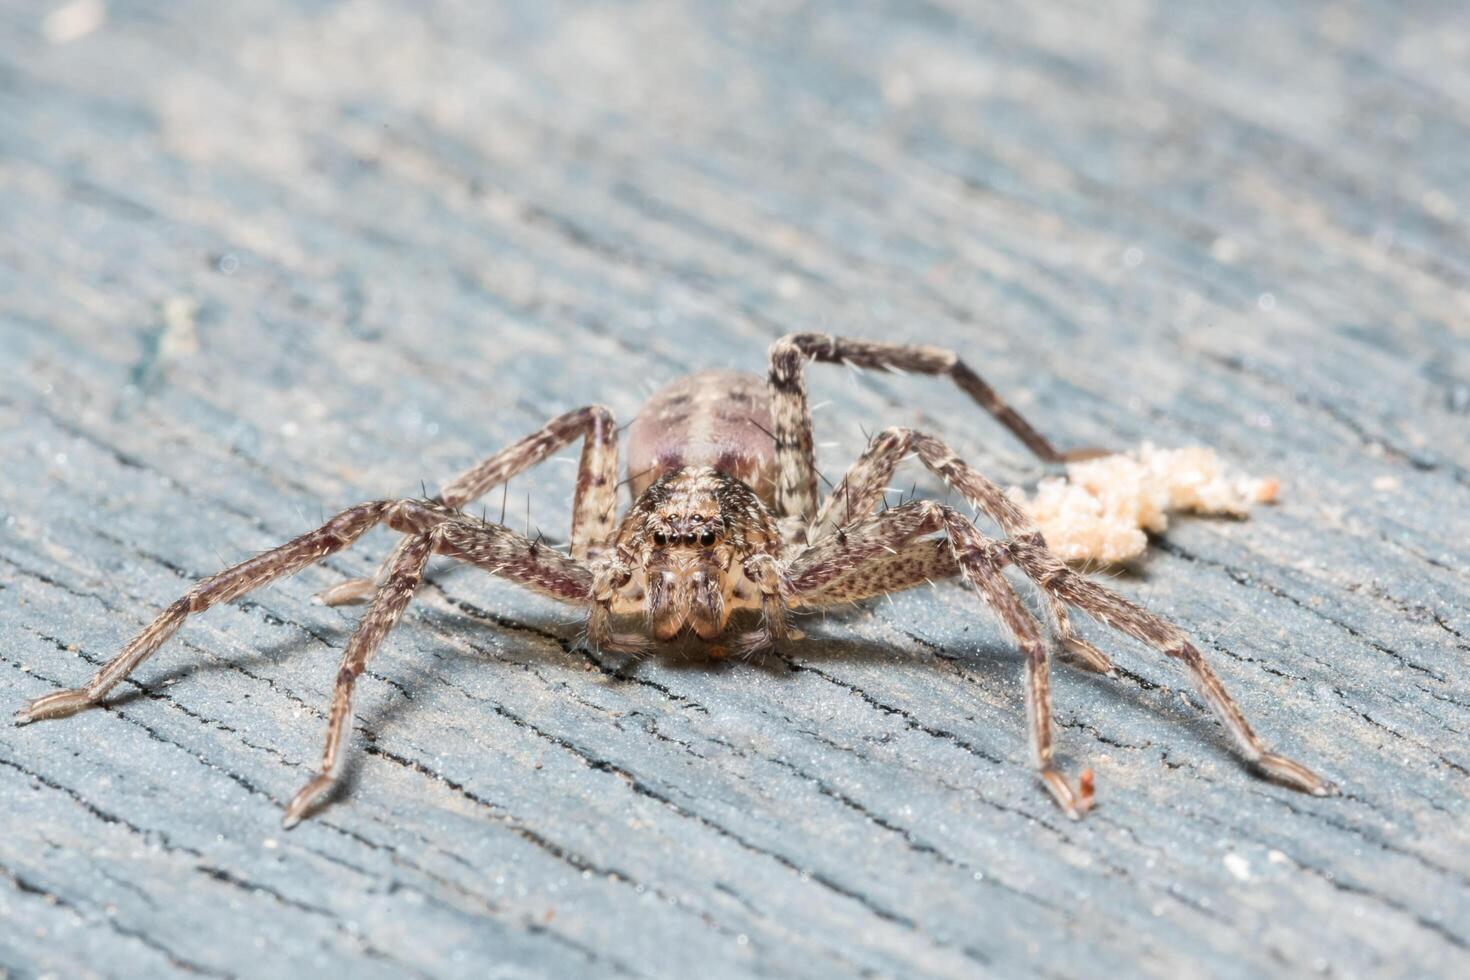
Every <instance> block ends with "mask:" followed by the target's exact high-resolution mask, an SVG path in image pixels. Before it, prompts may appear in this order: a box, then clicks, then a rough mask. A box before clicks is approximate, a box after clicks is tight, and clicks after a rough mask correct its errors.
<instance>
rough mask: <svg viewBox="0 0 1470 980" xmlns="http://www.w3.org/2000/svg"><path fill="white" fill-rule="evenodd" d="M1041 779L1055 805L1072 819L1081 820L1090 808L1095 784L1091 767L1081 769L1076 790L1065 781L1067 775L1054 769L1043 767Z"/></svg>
mask: <svg viewBox="0 0 1470 980" xmlns="http://www.w3.org/2000/svg"><path fill="white" fill-rule="evenodd" d="M1041 781H1042V782H1044V783H1045V784H1046V788H1047V790H1049V791H1050V792H1051V796H1052V799H1054V800H1056V801H1057V806H1059V807H1061V808H1062V812H1063V813H1065V814H1066V815H1067V816H1068V817H1070V818H1072V819H1073V820H1081V819H1082V817H1083V815H1084V814H1086V813H1087V811H1089V810H1091V809H1092V806H1093V800H1094V790H1095V789H1096V784H1095V782H1094V778H1093V774H1092V770H1091V769H1084V770H1082V776H1081V777H1080V778H1079V779H1078V780H1077V791H1076V792H1073V791H1072V787H1071V786H1070V785H1069V784H1068V783H1067V777H1066V776H1065V775H1063V774H1062V773H1061V772H1059V771H1057V770H1056V769H1043V770H1042V771H1041Z"/></svg>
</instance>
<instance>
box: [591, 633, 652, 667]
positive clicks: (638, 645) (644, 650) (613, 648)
mask: <svg viewBox="0 0 1470 980" xmlns="http://www.w3.org/2000/svg"><path fill="white" fill-rule="evenodd" d="M582 645H583V646H585V647H586V648H587V649H589V650H591V651H592V652H594V653H621V654H623V655H625V656H629V657H636V658H638V659H640V660H641V659H643V658H644V657H647V656H649V655H650V654H651V653H653V644H652V643H650V642H649V640H648V637H646V636H642V635H640V634H638V633H613V634H610V635H609V636H606V637H604V638H603V639H601V640H593V639H592V638H591V637H586V638H584V639H583V641H582Z"/></svg>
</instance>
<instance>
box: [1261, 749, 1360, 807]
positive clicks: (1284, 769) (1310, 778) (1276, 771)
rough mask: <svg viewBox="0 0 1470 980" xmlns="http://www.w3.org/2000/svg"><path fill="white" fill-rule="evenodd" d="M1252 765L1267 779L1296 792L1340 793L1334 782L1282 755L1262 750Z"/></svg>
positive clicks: (1325, 794)
mask: <svg viewBox="0 0 1470 980" xmlns="http://www.w3.org/2000/svg"><path fill="white" fill-rule="evenodd" d="M1253 765H1254V766H1255V769H1256V771H1257V772H1259V773H1260V774H1261V775H1263V776H1265V777H1266V778H1267V779H1270V780H1272V781H1273V782H1278V783H1280V784H1281V785H1283V786H1288V787H1290V788H1291V789H1294V790H1297V791H1298V792H1301V793H1310V794H1311V795H1313V796H1341V795H1342V790H1340V789H1338V788H1337V784H1336V783H1334V782H1331V781H1330V780H1326V779H1323V778H1322V777H1321V776H1319V775H1317V774H1316V773H1314V772H1313V771H1312V770H1310V769H1308V768H1307V767H1306V766H1304V765H1302V764H1301V763H1300V762H1296V761H1295V760H1292V759H1288V758H1287V757H1286V756H1284V755H1277V754H1276V753H1275V752H1263V753H1261V757H1260V758H1259V759H1257V760H1255V762H1254V763H1253Z"/></svg>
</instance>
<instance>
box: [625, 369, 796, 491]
mask: <svg viewBox="0 0 1470 980" xmlns="http://www.w3.org/2000/svg"><path fill="white" fill-rule="evenodd" d="M771 432H772V428H771V412H770V397H769V395H768V394H767V392H766V385H765V382H764V381H762V380H761V379H760V378H758V377H756V376H755V375H753V374H744V373H741V372H739V371H701V372H699V373H698V374H691V375H688V376H687V377H684V378H680V379H679V380H678V381H675V382H673V383H672V384H669V385H665V386H664V387H663V388H660V389H659V390H658V391H656V392H654V393H653V395H652V396H651V397H650V398H649V399H648V401H647V402H646V403H644V406H643V409H642V411H640V412H639V413H638V417H637V418H636V419H634V420H633V423H632V425H630V426H628V475H629V477H630V479H629V483H630V484H631V487H632V491H633V498H634V499H635V500H636V499H637V498H638V497H639V496H640V495H641V494H642V493H643V491H644V490H646V489H648V487H649V486H650V485H652V484H653V482H654V481H655V480H657V479H658V478H659V477H661V476H663V475H664V474H666V473H671V472H674V471H675V470H679V469H684V468H686V467H700V466H709V467H713V468H714V469H717V470H719V471H720V472H722V473H727V474H729V475H730V476H733V477H735V478H736V479H737V480H740V481H741V482H743V483H745V484H746V485H747V486H749V487H750V488H751V489H752V490H754V491H755V492H756V494H757V495H758V496H759V497H760V498H761V500H762V501H764V502H765V503H766V504H767V505H770V504H771V503H772V500H773V496H774V493H775V459H776V457H775V447H774V445H773V442H772V438H771Z"/></svg>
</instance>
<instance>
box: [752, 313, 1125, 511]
mask: <svg viewBox="0 0 1470 980" xmlns="http://www.w3.org/2000/svg"><path fill="white" fill-rule="evenodd" d="M769 359H770V388H771V421H772V423H773V424H774V427H775V432H774V435H775V440H776V465H777V483H776V511H777V514H778V516H781V517H799V518H801V519H802V520H810V519H811V516H812V514H813V513H814V512H815V511H816V509H817V463H816V450H815V444H814V442H813V439H812V413H811V409H810V408H809V407H808V405H807V398H806V382H805V380H804V378H803V369H804V368H805V366H806V362H807V361H808V360H814V361H819V362H825V363H828V364H850V365H852V366H853V367H858V368H868V369H871V370H875V371H898V372H903V373H912V374H927V375H931V376H936V377H948V378H949V379H950V380H951V381H953V382H954V383H955V385H956V386H958V387H959V389H960V390H961V391H963V392H964V393H965V394H967V395H969V396H970V398H971V399H973V400H974V401H975V403H976V404H978V405H979V406H980V407H981V408H983V409H985V410H986V411H987V412H989V413H990V414H991V416H992V417H994V418H995V420H996V421H998V422H1000V424H1001V425H1003V426H1005V427H1006V428H1007V429H1009V430H1010V432H1011V433H1012V434H1013V435H1014V436H1015V437H1016V438H1017V439H1019V440H1020V441H1021V442H1022V443H1024V444H1025V446H1026V448H1028V449H1030V450H1031V452H1032V453H1034V454H1035V455H1036V458H1038V459H1040V460H1042V461H1043V462H1047V463H1062V462H1066V461H1068V460H1075V459H1088V458H1091V457H1095V456H1103V455H1106V452H1105V451H1103V450H1098V449H1078V450H1073V451H1071V452H1063V451H1061V450H1059V449H1057V448H1056V447H1055V446H1053V445H1052V443H1051V441H1050V440H1049V439H1047V438H1046V437H1045V436H1043V435H1042V434H1041V433H1040V432H1038V431H1037V430H1036V428H1035V427H1034V426H1032V425H1031V423H1030V422H1027V421H1026V419H1025V418H1023V417H1022V416H1021V413H1019V412H1017V411H1016V410H1015V409H1014V408H1012V407H1011V406H1010V405H1008V404H1006V402H1005V401H1004V400H1003V399H1002V398H1001V397H1000V395H998V394H997V393H996V391H995V389H994V388H992V387H990V385H988V384H987V383H986V382H985V380H984V379H983V378H981V377H980V375H978V374H976V373H975V372H974V371H973V370H971V369H970V367H969V366H968V365H967V364H965V362H964V361H962V360H960V358H959V355H958V354H956V353H955V352H954V351H952V350H947V349H945V348H943V347H929V346H925V345H923V344H889V343H883V342H881V341H872V340H856V339H853V338H851V337H832V336H828V335H827V334H818V333H802V334H792V335H791V336H789V337H782V338H781V339H780V340H778V341H776V342H775V343H774V344H772V345H771V350H770V354H769Z"/></svg>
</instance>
